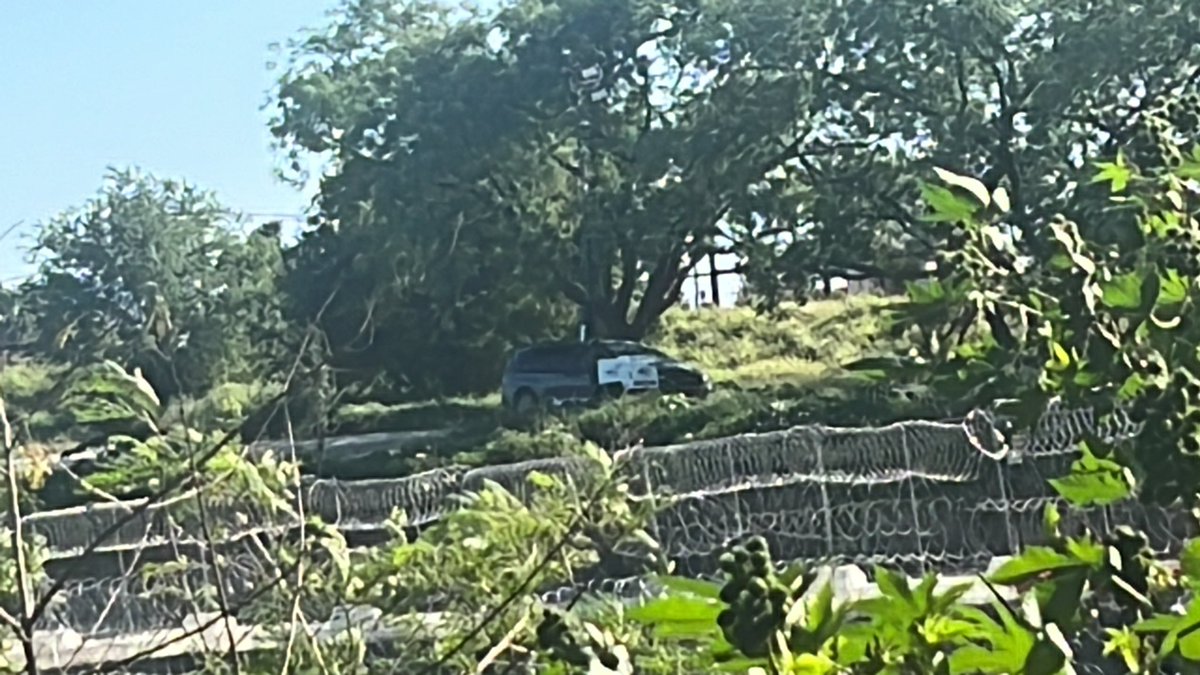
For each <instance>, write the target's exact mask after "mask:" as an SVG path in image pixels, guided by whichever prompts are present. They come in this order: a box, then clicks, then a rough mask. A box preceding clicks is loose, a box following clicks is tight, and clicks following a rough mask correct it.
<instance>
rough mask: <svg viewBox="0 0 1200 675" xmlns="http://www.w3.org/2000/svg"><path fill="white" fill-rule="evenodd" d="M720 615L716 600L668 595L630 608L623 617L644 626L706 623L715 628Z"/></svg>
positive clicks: (719, 607)
mask: <svg viewBox="0 0 1200 675" xmlns="http://www.w3.org/2000/svg"><path fill="white" fill-rule="evenodd" d="M720 613H721V603H720V602H719V601H717V600H713V599H710V598H701V597H696V596H682V595H668V596H665V597H661V598H656V599H654V600H650V601H648V602H645V603H642V604H640V605H637V606H635V607H632V608H630V609H629V610H627V611H626V613H625V616H626V617H627V618H629V619H630V620H631V621H634V622H637V623H641V624H646V625H657V624H663V623H683V624H692V623H695V622H696V621H707V622H709V623H711V624H712V625H714V626H715V625H716V621H717V615H718V614H720Z"/></svg>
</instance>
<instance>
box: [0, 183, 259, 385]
mask: <svg viewBox="0 0 1200 675" xmlns="http://www.w3.org/2000/svg"><path fill="white" fill-rule="evenodd" d="M237 224H238V220H237V218H236V216H235V214H233V213H231V212H230V211H229V210H227V209H226V208H225V207H223V206H221V205H220V204H219V203H218V202H217V201H216V199H215V197H214V196H213V195H212V194H211V193H208V192H205V191H203V190H201V189H199V188H197V187H195V186H192V185H189V184H187V183H184V182H179V181H174V180H160V179H157V178H154V177H152V176H149V175H143V174H140V173H138V172H133V171H113V172H111V173H110V174H109V175H108V176H107V178H106V180H105V183H104V186H103V187H102V188H101V190H100V192H99V193H98V194H97V195H96V196H95V197H94V198H92V199H91V200H89V201H88V202H87V203H86V204H84V205H83V206H81V207H79V208H76V209H72V210H69V211H66V212H64V213H63V214H61V215H59V216H57V217H55V218H53V219H51V220H50V221H49V222H46V223H43V224H42V227H41V230H40V231H39V235H38V239H37V243H36V247H35V249H34V259H35V261H37V262H38V268H37V273H36V274H35V275H34V276H33V277H32V278H31V279H30V280H28V281H27V282H26V283H25V284H24V285H23V286H22V287H21V295H22V300H23V302H24V304H25V309H26V310H27V311H28V312H29V313H30V315H31V316H32V320H33V324H34V325H33V330H34V333H35V336H36V338H35V342H36V347H37V350H38V351H39V352H41V353H42V354H45V355H48V356H50V357H52V358H55V359H61V360H66V361H77V362H89V363H90V362H93V361H95V360H96V359H108V360H113V361H116V362H119V363H122V364H125V365H127V366H129V367H138V368H141V369H142V370H143V371H144V372H145V373H146V376H147V378H148V379H149V380H150V381H151V382H153V383H154V384H155V386H156V388H158V389H159V390H160V391H162V392H164V393H165V394H167V395H173V394H178V393H197V392H203V391H206V390H207V389H208V388H210V387H211V386H212V385H214V384H216V383H219V382H221V381H224V380H229V379H237V378H239V377H250V376H254V375H257V374H260V372H259V371H258V370H256V369H257V368H259V367H260V366H259V365H258V364H257V362H259V361H262V360H263V359H264V358H265V357H266V356H267V355H268V350H269V349H270V344H269V342H270V339H271V338H272V337H277V333H278V331H280V330H282V325H281V323H280V315H279V312H278V304H279V291H278V289H277V287H276V284H277V279H278V275H279V273H280V271H281V265H282V259H281V244H280V242H279V239H278V227H275V228H273V229H272V228H269V227H268V228H264V229H261V230H259V231H257V232H255V233H253V234H251V235H250V236H248V237H247V236H243V235H242V234H241V233H240V232H238V231H237V229H236V227H235V226H236V225H237Z"/></svg>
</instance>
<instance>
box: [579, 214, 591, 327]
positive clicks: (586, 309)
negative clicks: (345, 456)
mask: <svg viewBox="0 0 1200 675" xmlns="http://www.w3.org/2000/svg"><path fill="white" fill-rule="evenodd" d="M579 255H580V257H581V258H582V259H581V260H580V266H581V267H582V270H581V274H582V276H583V300H584V302H583V308H582V311H581V312H580V314H581V316H580V321H579V341H580V342H587V334H588V328H590V327H591V324H592V247H591V237H590V236H588V233H587V232H584V233H583V234H581V235H580V239H579Z"/></svg>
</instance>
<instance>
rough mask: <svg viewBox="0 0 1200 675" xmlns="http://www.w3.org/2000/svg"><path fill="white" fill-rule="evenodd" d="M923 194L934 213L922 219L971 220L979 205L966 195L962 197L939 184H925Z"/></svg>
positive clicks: (945, 221)
mask: <svg viewBox="0 0 1200 675" xmlns="http://www.w3.org/2000/svg"><path fill="white" fill-rule="evenodd" d="M921 194H922V196H923V197H924V199H925V203H926V204H927V205H928V206H929V208H930V209H931V210H932V213H929V214H926V215H924V216H922V217H921V220H924V221H926V222H934V223H960V222H967V221H970V220H971V219H972V218H974V217H975V212H976V211H978V210H979V207H978V206H977V205H975V204H973V203H971V202H970V201H968V200H967V199H966V198H965V197H960V196H959V195H957V194H955V193H954V192H952V191H951V190H948V189H946V188H944V187H941V186H939V185H924V186H922V188H921Z"/></svg>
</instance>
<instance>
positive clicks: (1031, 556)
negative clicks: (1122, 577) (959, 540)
mask: <svg viewBox="0 0 1200 675" xmlns="http://www.w3.org/2000/svg"><path fill="white" fill-rule="evenodd" d="M1089 566H1090V565H1089V563H1088V562H1086V561H1083V560H1080V559H1079V558H1076V557H1074V556H1069V555H1065V554H1063V553H1059V552H1058V551H1055V550H1054V549H1052V548H1047V547H1042V546H1036V547H1031V548H1027V549H1025V551H1024V552H1022V553H1021V555H1019V556H1017V557H1015V558H1013V559H1012V560H1009V561H1008V562H1006V563H1004V564H1003V565H1001V566H1000V569H998V570H996V571H995V572H993V573H992V577H991V579H992V581H993V582H995V583H997V584H1004V585H1006V586H1011V585H1016V584H1021V583H1024V582H1026V581H1029V580H1030V579H1033V578H1036V577H1039V576H1041V575H1043V574H1046V573H1048V572H1050V573H1061V572H1064V571H1068V570H1078V569H1083V568H1086V567H1089Z"/></svg>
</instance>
